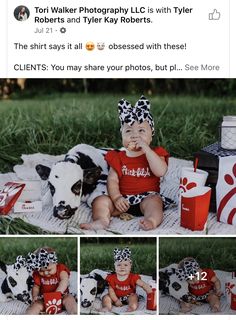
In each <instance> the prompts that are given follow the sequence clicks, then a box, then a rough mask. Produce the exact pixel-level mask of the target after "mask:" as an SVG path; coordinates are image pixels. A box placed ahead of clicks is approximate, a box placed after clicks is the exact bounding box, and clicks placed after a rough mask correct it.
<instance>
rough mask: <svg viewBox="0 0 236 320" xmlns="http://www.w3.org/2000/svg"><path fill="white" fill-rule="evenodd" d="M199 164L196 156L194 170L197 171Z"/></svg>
mask: <svg viewBox="0 0 236 320" xmlns="http://www.w3.org/2000/svg"><path fill="white" fill-rule="evenodd" d="M197 166H198V158H195V161H194V172H196V171H197Z"/></svg>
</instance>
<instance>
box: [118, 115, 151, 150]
mask: <svg viewBox="0 0 236 320" xmlns="http://www.w3.org/2000/svg"><path fill="white" fill-rule="evenodd" d="M121 134H122V143H123V146H124V147H125V148H126V149H129V145H132V144H135V142H136V141H137V140H138V139H141V140H142V141H143V142H145V143H146V144H148V145H150V143H151V141H152V129H151V127H150V125H149V123H148V122H147V121H144V122H142V123H138V122H137V121H135V122H134V123H133V125H132V126H129V125H128V124H127V123H125V124H124V125H123V127H122V130H121ZM132 151H134V150H132Z"/></svg>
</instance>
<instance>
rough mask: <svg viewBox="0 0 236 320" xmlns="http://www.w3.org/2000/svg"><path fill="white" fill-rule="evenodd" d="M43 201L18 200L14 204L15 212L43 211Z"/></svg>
mask: <svg viewBox="0 0 236 320" xmlns="http://www.w3.org/2000/svg"><path fill="white" fill-rule="evenodd" d="M41 211H42V201H26V202H20V201H17V202H16V203H15V205H14V212H15V213H18V212H41Z"/></svg>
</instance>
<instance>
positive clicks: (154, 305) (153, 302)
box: [146, 288, 157, 310]
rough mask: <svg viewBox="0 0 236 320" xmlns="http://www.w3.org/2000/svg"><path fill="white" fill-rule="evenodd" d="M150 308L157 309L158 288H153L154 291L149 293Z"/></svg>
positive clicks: (148, 302) (148, 304) (148, 307)
mask: <svg viewBox="0 0 236 320" xmlns="http://www.w3.org/2000/svg"><path fill="white" fill-rule="evenodd" d="M146 308H147V309H148V310H156V309H157V301H156V289H154V288H153V289H152V292H150V293H148V294H147V306H146Z"/></svg>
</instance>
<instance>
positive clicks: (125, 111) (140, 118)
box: [118, 96, 155, 136]
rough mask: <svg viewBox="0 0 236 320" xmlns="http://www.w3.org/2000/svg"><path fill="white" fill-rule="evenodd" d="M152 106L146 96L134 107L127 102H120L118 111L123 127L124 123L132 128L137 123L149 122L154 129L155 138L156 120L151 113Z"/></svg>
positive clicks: (123, 100)
mask: <svg viewBox="0 0 236 320" xmlns="http://www.w3.org/2000/svg"><path fill="white" fill-rule="evenodd" d="M150 106H151V105H150V102H149V101H148V100H147V99H146V98H145V97H144V96H141V98H140V99H139V100H138V101H137V102H136V104H135V106H134V107H133V106H132V105H131V104H130V103H129V102H128V101H127V100H125V99H122V100H120V101H119V103H118V110H119V119H120V123H121V126H123V125H124V123H127V124H128V125H129V126H132V125H133V124H134V122H135V121H137V122H138V123H142V122H144V121H147V122H148V123H149V125H150V127H151V129H152V135H153V136H154V134H155V129H154V120H153V116H152V115H151V113H150Z"/></svg>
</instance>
